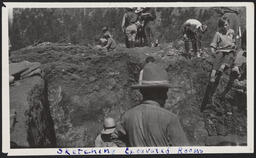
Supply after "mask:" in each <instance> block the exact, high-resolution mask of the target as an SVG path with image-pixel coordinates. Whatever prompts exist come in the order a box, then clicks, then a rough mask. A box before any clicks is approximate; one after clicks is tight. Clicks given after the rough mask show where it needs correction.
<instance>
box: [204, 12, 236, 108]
mask: <svg viewBox="0 0 256 158" xmlns="http://www.w3.org/2000/svg"><path fill="white" fill-rule="evenodd" d="M218 28H219V30H218V31H217V32H216V33H215V35H214V37H213V40H212V43H211V44H210V46H211V52H212V53H213V54H214V55H215V59H214V61H213V68H212V71H211V74H210V80H209V84H208V86H207V89H206V93H205V96H204V99H203V102H202V105H201V111H203V110H204V109H205V105H206V104H207V103H208V102H209V101H212V96H213V94H214V93H215V91H216V88H217V86H218V84H219V80H220V77H221V75H222V73H223V71H224V69H225V68H227V67H232V66H233V64H234V63H233V62H234V59H235V56H236V50H235V48H236V45H235V35H234V30H232V29H230V28H229V20H228V19H227V18H225V17H223V18H220V19H219V21H218ZM235 74H239V72H238V69H237V68H236V67H235V68H232V72H231V75H235ZM230 77H231V76H230Z"/></svg>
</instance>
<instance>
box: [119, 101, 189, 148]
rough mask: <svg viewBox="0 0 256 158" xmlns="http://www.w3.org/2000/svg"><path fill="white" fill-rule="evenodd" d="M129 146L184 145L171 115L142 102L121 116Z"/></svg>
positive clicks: (177, 123)
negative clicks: (127, 134) (127, 135)
mask: <svg viewBox="0 0 256 158" xmlns="http://www.w3.org/2000/svg"><path fill="white" fill-rule="evenodd" d="M123 121H124V122H125V124H124V128H125V129H126V130H127V133H129V143H130V144H129V145H130V146H177V145H186V144H188V142H187V141H184V139H183V136H184V135H185V134H184V132H183V131H181V130H180V129H181V126H180V124H179V121H178V119H177V117H176V115H174V114H173V113H171V112H169V111H168V110H165V109H164V108H161V107H160V105H159V104H158V103H157V102H155V101H151V100H147V101H144V102H143V103H142V104H140V105H138V106H137V107H135V108H133V109H131V110H129V111H127V113H125V115H124V116H123ZM171 134H172V135H171Z"/></svg>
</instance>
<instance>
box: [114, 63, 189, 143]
mask: <svg viewBox="0 0 256 158" xmlns="http://www.w3.org/2000/svg"><path fill="white" fill-rule="evenodd" d="M169 87H170V84H169V82H168V75H167V72H166V71H165V70H164V69H162V68H161V67H159V66H158V65H156V64H155V63H152V62H149V63H148V64H146V65H145V67H144V69H143V70H142V72H141V73H140V77H139V84H137V85H134V86H132V88H135V89H139V90H140V92H141V94H142V95H143V101H142V103H141V104H140V105H138V106H136V107H134V108H132V109H130V110H128V111H126V112H125V113H124V115H123V116H122V119H121V121H120V124H119V125H118V126H117V128H116V131H115V133H117V135H118V138H119V139H120V140H122V141H123V142H126V144H127V146H131V147H144V146H180V145H189V142H188V140H187V137H186V135H185V133H184V131H183V129H182V126H181V124H180V122H179V119H178V118H177V116H176V115H175V114H173V113H172V112H170V111H168V110H166V109H164V108H163V107H164V104H165V100H166V99H167V92H168V88H169Z"/></svg>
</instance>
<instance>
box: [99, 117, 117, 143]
mask: <svg viewBox="0 0 256 158" xmlns="http://www.w3.org/2000/svg"><path fill="white" fill-rule="evenodd" d="M115 128H116V122H115V120H114V119H113V118H111V117H107V118H105V119H104V123H103V130H102V131H101V133H100V134H99V135H98V136H97V137H96V139H95V147H117V145H116V144H115V143H114V142H113V137H114V136H112V135H113V133H114V131H115Z"/></svg>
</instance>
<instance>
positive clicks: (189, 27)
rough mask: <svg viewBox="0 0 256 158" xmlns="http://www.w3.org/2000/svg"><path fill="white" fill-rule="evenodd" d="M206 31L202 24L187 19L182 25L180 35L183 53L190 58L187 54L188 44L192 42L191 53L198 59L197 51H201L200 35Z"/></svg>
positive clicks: (205, 26) (198, 53)
mask: <svg viewBox="0 0 256 158" xmlns="http://www.w3.org/2000/svg"><path fill="white" fill-rule="evenodd" d="M206 30H207V25H205V24H202V23H201V22H200V21H198V20H196V19H188V20H187V21H185V23H184V24H183V25H182V33H183V38H184V41H185V53H186V55H188V56H189V57H191V55H190V53H189V42H190V41H191V42H192V48H193V53H194V55H196V56H197V57H200V52H199V51H198V49H201V38H202V34H204V33H205V31H206Z"/></svg>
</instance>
